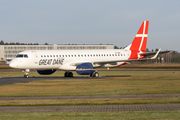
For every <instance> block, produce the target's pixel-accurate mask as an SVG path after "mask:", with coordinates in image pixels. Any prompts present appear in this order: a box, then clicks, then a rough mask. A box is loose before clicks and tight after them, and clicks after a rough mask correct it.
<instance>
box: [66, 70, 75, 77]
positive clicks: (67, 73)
mask: <svg viewBox="0 0 180 120" xmlns="http://www.w3.org/2000/svg"><path fill="white" fill-rule="evenodd" d="M64 77H73V73H72V72H69V71H68V72H65V73H64Z"/></svg>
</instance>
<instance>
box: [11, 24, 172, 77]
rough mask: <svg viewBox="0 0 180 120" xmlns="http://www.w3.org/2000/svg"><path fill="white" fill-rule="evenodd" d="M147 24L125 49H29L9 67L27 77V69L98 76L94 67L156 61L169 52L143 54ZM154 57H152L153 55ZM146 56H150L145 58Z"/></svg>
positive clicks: (40, 72)
mask: <svg viewBox="0 0 180 120" xmlns="http://www.w3.org/2000/svg"><path fill="white" fill-rule="evenodd" d="M148 25H149V21H144V22H143V23H142V25H141V27H140V29H139V31H138V33H137V34H136V36H135V38H134V40H133V42H132V44H131V45H129V46H128V47H126V48H125V49H106V50H28V51H23V52H20V53H18V54H17V56H16V57H15V58H13V59H12V61H11V62H10V64H9V66H10V67H12V68H17V69H22V70H23V71H24V72H25V74H24V77H25V78H27V77H28V73H29V71H30V69H35V70H37V72H38V73H39V74H42V75H50V74H52V73H54V72H55V71H56V70H63V71H65V74H64V76H65V77H73V73H72V72H71V71H76V72H77V73H78V74H80V75H90V76H91V77H98V76H99V74H98V72H97V71H96V69H95V68H99V67H106V68H112V67H117V66H121V65H124V64H127V63H128V62H131V61H137V60H147V59H155V58H156V57H157V56H158V54H159V53H166V52H169V51H161V52H160V49H159V50H158V51H157V52H146V43H147V36H148ZM152 55H153V56H152ZM147 56H152V57H151V58H148V57H147Z"/></svg>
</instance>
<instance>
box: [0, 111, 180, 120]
mask: <svg viewBox="0 0 180 120" xmlns="http://www.w3.org/2000/svg"><path fill="white" fill-rule="evenodd" d="M179 118H180V111H125V112H85V113H83V112H59V113H0V120H12V119H13V120H35V119H36V120H179Z"/></svg>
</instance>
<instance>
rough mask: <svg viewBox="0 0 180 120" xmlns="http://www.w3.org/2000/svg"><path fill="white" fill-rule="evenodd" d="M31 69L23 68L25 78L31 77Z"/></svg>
mask: <svg viewBox="0 0 180 120" xmlns="http://www.w3.org/2000/svg"><path fill="white" fill-rule="evenodd" d="M29 71H30V70H29V69H25V70H23V71H22V72H24V78H28V77H29V75H28V74H29Z"/></svg>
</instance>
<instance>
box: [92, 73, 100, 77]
mask: <svg viewBox="0 0 180 120" xmlns="http://www.w3.org/2000/svg"><path fill="white" fill-rule="evenodd" d="M90 77H99V73H98V72H94V73H93V74H90Z"/></svg>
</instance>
